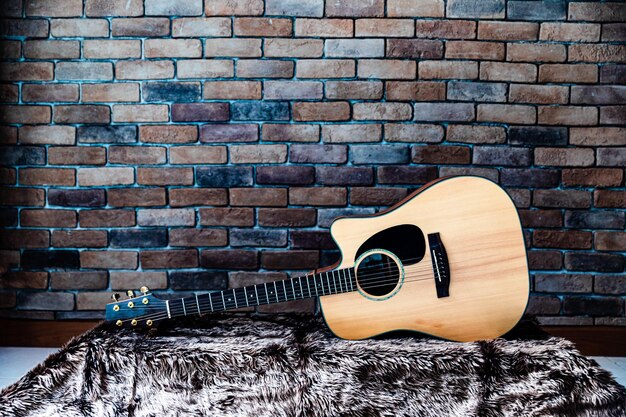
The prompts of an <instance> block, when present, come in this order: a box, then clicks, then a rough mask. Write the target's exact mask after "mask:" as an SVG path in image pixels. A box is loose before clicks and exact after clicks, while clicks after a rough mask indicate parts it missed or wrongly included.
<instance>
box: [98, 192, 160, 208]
mask: <svg viewBox="0 0 626 417" xmlns="http://www.w3.org/2000/svg"><path fill="white" fill-rule="evenodd" d="M108 197H109V199H108V203H109V205H110V206H113V207H150V206H163V205H165V189H163V188H115V189H109V191H108Z"/></svg>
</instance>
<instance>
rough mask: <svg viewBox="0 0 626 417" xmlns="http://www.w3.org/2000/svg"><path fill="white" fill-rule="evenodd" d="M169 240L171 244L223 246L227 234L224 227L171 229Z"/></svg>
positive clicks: (226, 241) (225, 242) (226, 239)
mask: <svg viewBox="0 0 626 417" xmlns="http://www.w3.org/2000/svg"><path fill="white" fill-rule="evenodd" d="M169 240H170V245H171V246H194V247H195V246H225V245H226V244H227V243H228V236H227V233H226V230H224V229H172V230H170V239H169ZM231 244H232V243H231Z"/></svg>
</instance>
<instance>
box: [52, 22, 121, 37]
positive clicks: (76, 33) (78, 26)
mask: <svg viewBox="0 0 626 417" xmlns="http://www.w3.org/2000/svg"><path fill="white" fill-rule="evenodd" d="M50 33H51V34H52V36H54V37H57V38H64V37H77V38H82V37H94V38H95V37H108V36H109V23H108V22H107V21H106V20H105V19H85V18H77V19H53V20H52V21H51V22H50Z"/></svg>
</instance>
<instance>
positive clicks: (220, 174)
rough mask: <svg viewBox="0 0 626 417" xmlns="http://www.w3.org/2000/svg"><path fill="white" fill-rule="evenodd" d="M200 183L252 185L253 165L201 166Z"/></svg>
mask: <svg viewBox="0 0 626 417" xmlns="http://www.w3.org/2000/svg"><path fill="white" fill-rule="evenodd" d="M196 178H197V182H198V185H200V186H202V187H224V188H230V187H243V186H249V185H252V181H253V179H252V167H199V168H197V169H196Z"/></svg>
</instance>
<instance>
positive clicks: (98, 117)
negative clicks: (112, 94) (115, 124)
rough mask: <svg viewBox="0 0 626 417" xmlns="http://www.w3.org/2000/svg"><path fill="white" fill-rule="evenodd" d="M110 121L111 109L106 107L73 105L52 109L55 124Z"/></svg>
mask: <svg viewBox="0 0 626 417" xmlns="http://www.w3.org/2000/svg"><path fill="white" fill-rule="evenodd" d="M110 121H111V109H110V108H109V107H108V106H99V105H92V104H75V105H70V106H56V107H55V108H54V122H55V123H69V124H74V123H98V124H104V123H109V122H110Z"/></svg>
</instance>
